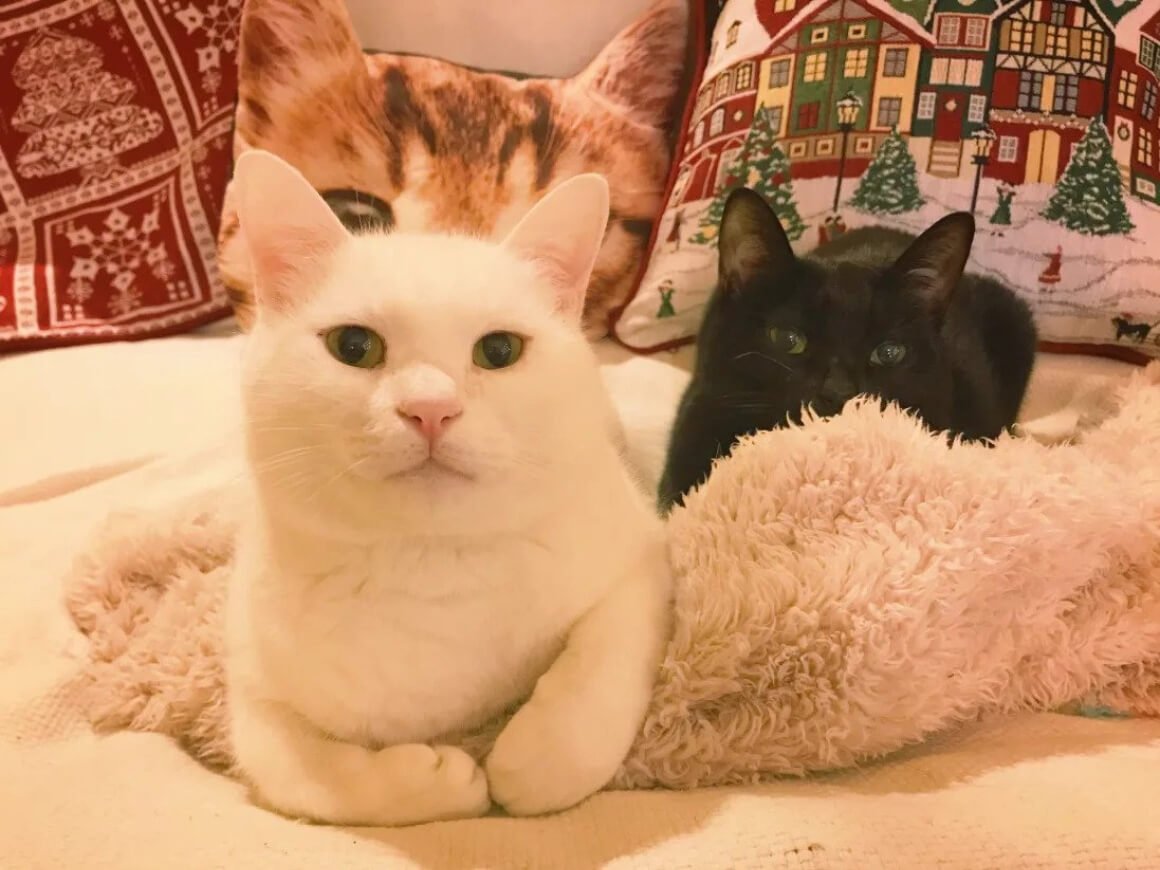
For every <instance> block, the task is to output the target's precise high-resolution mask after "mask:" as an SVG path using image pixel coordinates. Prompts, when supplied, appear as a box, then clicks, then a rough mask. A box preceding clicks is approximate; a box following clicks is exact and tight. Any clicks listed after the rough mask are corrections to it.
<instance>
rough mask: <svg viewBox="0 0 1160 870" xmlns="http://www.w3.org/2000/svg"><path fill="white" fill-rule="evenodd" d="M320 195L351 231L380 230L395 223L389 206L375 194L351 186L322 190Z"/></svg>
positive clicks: (387, 228) (386, 228) (388, 227)
mask: <svg viewBox="0 0 1160 870" xmlns="http://www.w3.org/2000/svg"><path fill="white" fill-rule="evenodd" d="M321 195H322V198H323V199H324V200H325V201H326V204H327V205H328V206H330V210H331V211H333V212H334V213H335V215H337V216H338V219H339V220H340V221H342V225H343V226H344V227H346V228H347V229H348V230H350V231H351V232H352V233H369V232H376V231H378V232H382V231H384V230H389V229H390V228H391V227H393V226H394V225H395V213H394V211H393V210H392V209H391V206H390V205H389V204H388V203H386V202H383V200H381V199H379V198H378V197H377V196H373V195H371V194H369V193H364V192H363V191H361V190H354V189H352V188H346V189H340V190H324V191H323V192H322V194H321Z"/></svg>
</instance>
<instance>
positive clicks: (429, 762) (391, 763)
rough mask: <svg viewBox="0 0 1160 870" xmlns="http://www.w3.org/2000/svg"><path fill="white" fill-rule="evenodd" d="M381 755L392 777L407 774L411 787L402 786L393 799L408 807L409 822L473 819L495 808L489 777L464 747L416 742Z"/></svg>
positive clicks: (406, 810) (382, 752) (397, 803)
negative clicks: (492, 804) (488, 786)
mask: <svg viewBox="0 0 1160 870" xmlns="http://www.w3.org/2000/svg"><path fill="white" fill-rule="evenodd" d="M380 757H381V758H382V759H383V762H384V763H385V765H386V767H387V768H388V769H389V770H390V771H391V773H392V774H394V776H393V777H391V778H395V777H397V775H398V773H399V772H401V771H406V773H407V776H406V780H409V781H410V783H409V784H410V785H411V788H410V789H406V788H404V789H402V792H403V793H402V794H398V795H396V796H395V798H396V799H395V800H392V804H394V805H395V806H399V807H406V809H405V811H404V812H405V814H406V815H407V816H409V817H410V818H408V819H406V820H405V821H406V822H429V821H431V822H433V821H442V820H446V819H466V818H473V817H475V816H481V815H483V814H484V813H486V812H487V811H488V810H489V809H490V808H491V798H490V797H489V795H488V790H487V776H486V775H485V774H484V772H483V769H482V768H481V767H480V766H479V765H478V764H476V763H475V759H474V758H472V757H471V756H470V755H468V754H467V753H466V752H464V751H463V750H462V749H458V748H456V747H454V746H425V745H422V744H412V745H406V746H392V747H388V748H386V749H383V750H381V751H380ZM391 778H389V779H388V782H390V781H391ZM407 792H409V793H407ZM399 823H400V822H399V821H398V820H391V821H388V822H387V824H399Z"/></svg>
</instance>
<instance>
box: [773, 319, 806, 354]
mask: <svg viewBox="0 0 1160 870" xmlns="http://www.w3.org/2000/svg"><path fill="white" fill-rule="evenodd" d="M769 340H770V341H771V342H773V346H774V347H775V348H777V349H778V350H779V351H781V352H782V353H788V354H790V355H791V356H797V355H798V354H801V353H805V352H806V337H805V336H804V335H802V334H801V333H800V332H797V331H796V330H793V329H778V328H777V327H776V326H775V327H773V329H771V330H770V331H769Z"/></svg>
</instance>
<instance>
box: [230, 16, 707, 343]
mask: <svg viewBox="0 0 1160 870" xmlns="http://www.w3.org/2000/svg"><path fill="white" fill-rule="evenodd" d="M687 41H688V10H687V6H686V3H685V2H684V0H657V2H656V3H654V4H653V5H652V6H651V7H650V8H649V9H648V10H646V12H645V14H644V15H643V16H642V17H641V18H640V19H639V20H637V21H636V22H634V23H633V24H631V25H629V26H628V27H627V28H625V29H624V30H623V31H622V32H621V33H620V34H619V35H617V36H616V37H615V38H614V39H613V40H612V42H611V43H609V45H608V46H607V47H606V48H605V49H604V50H603V51H602V52H601V53H600V55H599V56H597V57H596V58H595V60H593V61H592V63H591V64H590V65H589V66H588V67H587V69H585V70H583V71H581V72H580V73H579V74H577V75H576V76H574V77H572V78H569V79H546V78H521V77H516V76H512V75H506V74H497V73H488V72H480V71H477V70H473V69H468V68H465V67H462V66H458V65H456V64H452V63H448V62H445V61H441V60H435V59H432V58H427V57H417V56H410V55H398V54H387V53H375V52H364V51H363V50H362V48H361V47H360V45H359V42H358V39H357V37H356V36H355V33H354V30H353V27H352V26H351V22H350V18H349V16H348V14H347V10H346V6H345V3H344V2H343V0H309V2H308V0H249V2H248V3H247V4H246V9H245V13H244V15H243V18H242V32H241V46H240V51H239V74H240V80H239V99H238V111H237V128H236V133H235V156H237V155H238V154H241V153H242V152H244V151H246V150H248V149H250V148H263V149H265V150H268V151H272V152H273V153H275V154H277V155H279V156H280V157H282V158H284V159H285V160H287V161H289V162H290V163H292V164H293V165H294V166H296V167H297V168H298V169H299V170H300V171H301V172H302V173H303V175H305V176H306V178H307V179H309V181H310V182H311V184H313V185H314V186H315V187H316V188H317V189H318V190H319V191H320V192H321V193H322V194H323V196H324V197H325V198H326V200H327V201H328V202H329V203H330V205H331V207H332V208H334V209H335V211H336V212H337V213H338V214H339V216H340V217H341V218H342V219H343V221H344V223H347V225H348V226H350V227H351V228H352V229H356V230H357V229H359V228H365V227H384V228H398V229H400V230H406V231H411V232H464V233H471V234H474V235H482V236H484V237H487V238H500V237H503V236H504V235H505V234H506V233H507V231H508V230H510V229H511V228H512V227H513V226H514V225H515V224H516V222H517V221H518V220H519V219H520V218H521V217H522V216H523V215H524V214H525V213H526V212H527V211H528V209H529V208H531V206H532V205H533V204H534V203H535V202H536V201H537V200H539V198H540V197H541V196H543V194H544V193H545V192H547V191H548V190H549V189H551V188H552V187H554V186H555V185H557V184H558V183H560V182H561V181H564V180H565V179H567V178H570V177H572V176H573V175H578V174H580V173H584V172H597V173H600V174H601V175H603V176H605V177H606V178H607V179H608V182H609V187H610V188H611V203H612V216H611V220H610V222H609V228H608V233H607V236H606V237H605V239H604V243H603V246H602V247H601V250H600V255H599V257H598V259H597V262H596V268H595V270H594V272H593V275H592V280H591V283H590V285H589V291H588V297H587V300H586V303H585V310H584V324H585V328H586V330H587V332H588V334H589V335H590V336H592V337H599V336H603V335H604V334H606V332H607V321H608V315H609V312H610V311H612V310H613V309H614V308H616V307H617V306H618V305H619V304H621V303H622V302H623V301H624V300H625V299H626V298H628V296H629V295H630V294H631V292H632V290H633V289H634V285H635V281H636V279H637V275H638V272H639V267H640V262H641V258H642V256H643V254H644V250H645V248H646V246H647V244H648V241H649V236H650V234H651V232H652V228H653V222H654V221H655V220H656V217H657V215H658V214H659V212H660V209H661V205H662V200H663V197H664V191H665V182H666V180H667V176H668V171H669V162H670V159H671V153H672V136H671V128H672V126H673V125H672V119H673V116H674V113H675V112H676V111H678V110H679V105H680V94H679V91H680V89H681V85H682V83H683V79H684V75H683V71H684V67H685V62H684V61H685V57H686V46H687ZM218 259H219V265H220V268H221V273H222V276H223V278H224V280H225V284H226V287H227V289H228V291H229V294H230V298H231V300H232V302H233V304H234V308H235V310H236V312H237V315H238V320H239V322H240V323H241V325H242V328H243V329H246V328H248V327H249V325H250V323H251V322H252V319H253V316H254V315H253V298H252V275H251V270H250V264H249V262H248V261H247V258H246V254H245V250H244V247H243V246H242V245H241V240H240V239H239V238H238V219H237V214H236V212H235V206H234V201H233V195H232V190H229V189H227V192H226V198H225V206H224V210H223V215H222V227H221V232H220V235H219V239H218Z"/></svg>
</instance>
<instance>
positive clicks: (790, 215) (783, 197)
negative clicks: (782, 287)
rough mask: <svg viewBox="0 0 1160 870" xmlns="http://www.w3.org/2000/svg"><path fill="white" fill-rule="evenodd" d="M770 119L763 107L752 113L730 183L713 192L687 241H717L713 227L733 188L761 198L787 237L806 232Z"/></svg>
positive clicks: (788, 171) (704, 243) (702, 242)
mask: <svg viewBox="0 0 1160 870" xmlns="http://www.w3.org/2000/svg"><path fill="white" fill-rule="evenodd" d="M772 121H773V118H772V116H771V115H770V112H769V108H768V107H767V106H762V107H761V108H760V109H758V110H757V113H756V114H755V115H754V116H753V126H751V127H750V128H749V134H748V135H747V136H746V137H745V144H744V145H743V146H742V148H741V153H740V154H739V155H738V156H737V162H736V163H735V164H734V165H733V171H732V173H731V176H732V177H731V180H730V183H729V184H726V185H724V186H723V187H722V188H721V189H720V190H719V191H717V195H716V196H715V197H714V198H713V201H712V202H711V203H710V204H709V208H708V210H707V211H706V212H705V214H704V215H703V216H702V218H701V221H700V224H699V225H698V227H697V233H696V235H694V236H693V237H692V239H691V241H693V242H696V243H697V244H699V245H715V244H717V228H718V227H719V226H720V225H721V215H722V214H723V213H724V211H725V200H727V199H728V198H729V194H730V193H732V192H733V190H734V189H735V188H737V187H748V188H751V189H752V190H756V191H757V192H758V193H760V194H761V195H762V196H763V197H765V201H766V202H768V203H769V206H770V208H772V209H773V210H774V212H775V213H776V214H777V217H778V219H779V220H780V221H781V226H782V229H784V230H785V234H786V235H787V236H789V238H790V239H791V240H792V239H796V238H799V237H800V236H801V234H802V233H804V232H805V231H806V225H805V222H804V221H802V218H801V215H799V214H798V210H797V203H796V202H795V201H794V195H793V182H792V181H791V180H790V166H789V158H788V157H786V156H785V152H784V151H782V150H781V146H780V145H778V144H777V130H776V129H774V126H773V123H772Z"/></svg>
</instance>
